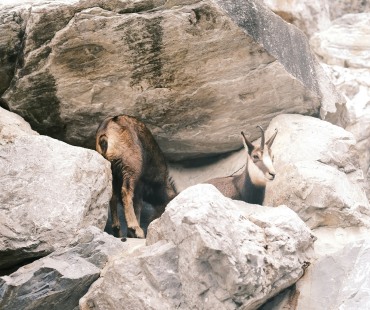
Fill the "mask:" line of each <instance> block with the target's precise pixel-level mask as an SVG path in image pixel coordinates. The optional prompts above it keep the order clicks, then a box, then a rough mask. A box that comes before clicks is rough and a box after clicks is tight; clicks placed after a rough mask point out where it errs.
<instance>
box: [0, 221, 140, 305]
mask: <svg viewBox="0 0 370 310" xmlns="http://www.w3.org/2000/svg"><path fill="white" fill-rule="evenodd" d="M143 245H144V241H143V240H139V239H131V240H128V241H127V242H125V243H123V242H121V240H120V239H117V238H114V237H112V236H110V235H108V234H106V233H103V232H101V231H100V230H99V229H98V228H96V227H88V228H86V229H82V230H80V231H79V232H78V234H77V236H76V238H74V240H73V241H72V242H71V244H69V245H68V246H67V247H66V248H63V249H59V250H57V251H55V252H53V253H52V254H50V255H48V256H46V257H44V258H41V259H39V260H37V261H35V262H33V263H31V264H29V265H27V266H25V267H22V268H20V269H18V270H17V271H16V272H14V273H12V274H11V275H9V276H4V277H1V278H0V308H1V309H9V310H10V309H14V310H15V309H28V310H31V309H35V310H36V309H37V310H41V309H45V310H46V309H55V310H57V309H60V310H66V309H76V307H77V306H78V302H79V300H80V298H81V297H82V296H83V295H84V294H85V293H86V292H87V290H88V289H89V287H90V285H91V284H92V283H93V282H94V281H95V280H96V279H98V278H99V276H100V272H101V270H102V269H103V268H104V266H105V264H106V263H107V261H109V259H111V258H112V257H114V256H115V255H118V254H120V253H123V252H125V253H127V252H130V251H133V250H134V249H137V248H138V247H140V246H143Z"/></svg>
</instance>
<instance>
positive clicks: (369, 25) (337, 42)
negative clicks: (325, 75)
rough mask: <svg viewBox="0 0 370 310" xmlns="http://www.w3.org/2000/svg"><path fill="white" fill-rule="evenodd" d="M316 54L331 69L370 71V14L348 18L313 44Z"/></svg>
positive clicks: (333, 26)
mask: <svg viewBox="0 0 370 310" xmlns="http://www.w3.org/2000/svg"><path fill="white" fill-rule="evenodd" d="M310 44H311V46H312V48H313V49H314V51H315V53H316V54H318V55H319V56H320V57H321V58H322V61H323V62H324V63H326V64H329V65H340V66H342V67H345V68H346V67H351V68H370V13H361V14H347V15H344V16H343V17H341V18H338V19H336V20H335V21H333V22H332V25H331V26H330V28H328V29H327V30H325V31H321V32H320V33H317V34H315V35H314V36H313V37H312V38H311V41H310Z"/></svg>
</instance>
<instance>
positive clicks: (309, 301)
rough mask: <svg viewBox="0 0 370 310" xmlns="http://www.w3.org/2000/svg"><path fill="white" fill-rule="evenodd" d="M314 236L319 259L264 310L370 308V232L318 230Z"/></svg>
mask: <svg viewBox="0 0 370 310" xmlns="http://www.w3.org/2000/svg"><path fill="white" fill-rule="evenodd" d="M315 235H317V236H318V240H317V241H316V242H315V251H316V253H317V260H316V261H315V262H313V264H312V265H311V266H310V268H309V269H308V270H307V271H306V273H305V275H304V277H302V278H301V279H300V280H299V281H298V282H297V284H296V286H295V287H294V288H291V289H289V290H286V291H284V292H283V293H282V294H281V295H280V296H278V297H275V298H273V299H272V300H271V301H269V302H268V303H267V304H265V305H264V306H263V307H261V310H283V309H348V310H349V309H367V308H369V306H370V295H369V292H368V287H369V283H368V282H369V280H368V278H369V266H368V265H369V263H368V261H369V253H370V252H369V247H370V243H369V240H368V235H369V230H362V231H360V230H359V229H358V228H351V229H329V230H328V229H324V230H322V229H319V230H317V231H315ZM308 305H309V306H308Z"/></svg>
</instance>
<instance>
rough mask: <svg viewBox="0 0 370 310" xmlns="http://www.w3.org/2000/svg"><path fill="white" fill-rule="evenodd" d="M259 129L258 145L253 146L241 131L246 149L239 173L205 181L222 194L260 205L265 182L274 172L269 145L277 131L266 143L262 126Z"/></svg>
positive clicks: (263, 195) (270, 178)
mask: <svg viewBox="0 0 370 310" xmlns="http://www.w3.org/2000/svg"><path fill="white" fill-rule="evenodd" d="M261 131H262V139H261V140H262V141H261V145H260V146H254V145H253V144H252V143H251V142H249V141H248V139H247V138H246V137H245V136H244V133H243V132H242V136H243V142H244V147H245V150H246V166H245V168H244V171H243V172H242V173H241V174H239V175H232V176H227V177H221V178H215V179H211V180H209V181H207V182H206V183H208V184H212V185H214V186H215V187H216V188H217V189H218V190H219V191H220V192H221V193H222V194H223V195H224V196H226V197H229V198H231V199H235V200H242V201H245V202H248V203H254V204H260V205H262V203H263V200H264V198H265V189H266V184H267V182H268V181H272V180H273V179H274V178H275V174H276V173H275V170H274V168H273V166H272V157H273V156H272V151H271V145H272V143H273V142H274V139H275V137H276V134H277V131H276V132H275V134H274V135H273V136H272V137H271V138H270V139H269V140H268V141H267V142H266V143H265V142H264V141H265V139H264V132H263V130H262V128H261Z"/></svg>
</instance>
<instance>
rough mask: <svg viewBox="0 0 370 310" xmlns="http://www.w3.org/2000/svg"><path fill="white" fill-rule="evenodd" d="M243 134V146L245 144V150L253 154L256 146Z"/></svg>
mask: <svg viewBox="0 0 370 310" xmlns="http://www.w3.org/2000/svg"><path fill="white" fill-rule="evenodd" d="M241 134H242V136H243V144H244V147H245V149H246V150H247V151H248V153H250V152H252V151H253V149H254V145H253V144H252V143H251V142H249V141H248V139H247V138H246V137H245V135H244V132H243V131H242V132H241Z"/></svg>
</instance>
